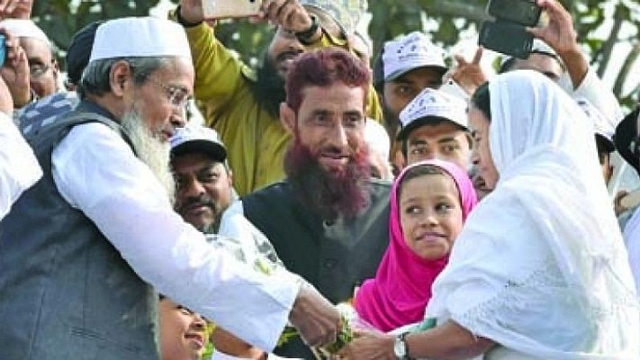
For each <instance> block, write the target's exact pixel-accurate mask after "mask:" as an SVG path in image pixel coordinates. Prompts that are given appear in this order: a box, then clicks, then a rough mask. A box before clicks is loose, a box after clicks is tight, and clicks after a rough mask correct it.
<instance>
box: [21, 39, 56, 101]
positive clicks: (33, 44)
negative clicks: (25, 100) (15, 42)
mask: <svg viewBox="0 0 640 360" xmlns="http://www.w3.org/2000/svg"><path fill="white" fill-rule="evenodd" d="M20 46H21V47H22V48H23V49H24V52H25V54H26V56H27V61H28V62H29V73H30V74H29V85H30V86H31V89H32V90H33V91H34V92H35V94H36V95H38V97H40V98H42V97H45V96H49V95H51V94H53V93H55V92H57V91H58V72H59V69H58V62H57V61H56V60H55V58H54V57H53V53H52V50H51V47H50V46H49V44H47V43H45V42H44V41H41V40H38V39H35V38H27V37H22V38H20Z"/></svg>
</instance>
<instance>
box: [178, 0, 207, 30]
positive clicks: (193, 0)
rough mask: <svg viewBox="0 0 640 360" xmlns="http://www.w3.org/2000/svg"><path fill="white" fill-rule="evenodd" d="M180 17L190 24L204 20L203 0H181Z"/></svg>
mask: <svg viewBox="0 0 640 360" xmlns="http://www.w3.org/2000/svg"><path fill="white" fill-rule="evenodd" d="M180 17H181V18H182V19H184V20H185V21H186V22H188V23H190V24H198V23H201V22H202V21H204V12H203V10H202V0H180Z"/></svg>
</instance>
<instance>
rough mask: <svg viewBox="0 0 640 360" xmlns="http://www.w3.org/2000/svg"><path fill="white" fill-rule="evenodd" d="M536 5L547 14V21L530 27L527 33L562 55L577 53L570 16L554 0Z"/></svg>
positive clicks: (546, 0)
mask: <svg viewBox="0 0 640 360" xmlns="http://www.w3.org/2000/svg"><path fill="white" fill-rule="evenodd" d="M538 5H539V6H540V7H542V9H543V10H544V11H545V13H546V14H547V16H548V18H549V21H548V23H547V24H546V25H544V26H541V27H531V28H529V32H530V33H532V34H533V36H535V37H537V38H539V39H541V40H543V41H544V42H545V43H547V44H548V45H549V46H551V48H553V50H555V51H556V52H557V53H558V54H560V55H561V56H562V53H567V52H572V51H576V49H577V50H578V51H579V46H578V42H577V37H578V35H577V33H576V31H575V29H574V27H573V20H572V18H571V14H569V12H568V11H567V10H565V8H564V7H562V5H561V4H560V3H559V2H557V1H556V0H538Z"/></svg>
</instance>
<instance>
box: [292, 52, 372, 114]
mask: <svg viewBox="0 0 640 360" xmlns="http://www.w3.org/2000/svg"><path fill="white" fill-rule="evenodd" d="M336 82H342V83H344V84H346V85H347V86H350V87H360V88H362V90H363V94H364V95H363V96H364V97H365V98H364V100H365V103H366V102H367V100H368V99H367V98H368V93H369V85H370V82H371V75H370V72H369V69H368V68H367V66H366V65H365V64H364V63H363V62H362V61H361V60H360V59H358V58H357V57H355V56H353V55H352V54H350V53H348V52H347V51H345V50H343V49H340V48H336V47H330V48H323V49H320V50H316V51H311V52H308V53H305V54H302V55H300V56H299V57H298V59H296V61H295V62H294V64H293V66H292V67H291V68H290V69H289V72H288V74H287V80H286V85H285V86H286V90H287V105H288V106H289V107H290V108H291V109H293V110H294V111H296V112H297V111H298V109H299V108H300V104H302V100H303V98H304V95H303V90H304V89H305V88H307V87H310V86H319V87H327V86H330V85H332V84H334V83H336Z"/></svg>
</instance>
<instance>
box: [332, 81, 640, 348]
mask: <svg viewBox="0 0 640 360" xmlns="http://www.w3.org/2000/svg"><path fill="white" fill-rule="evenodd" d="M585 116H586V115H585V114H584V113H583V112H582V110H581V109H580V108H579V107H578V106H577V105H576V104H575V102H573V101H571V99H570V98H569V97H568V96H567V95H566V94H565V93H564V92H563V91H562V90H561V89H560V88H558V87H557V86H556V85H555V84H553V83H552V82H551V81H550V80H549V79H547V78H545V77H544V76H542V75H540V74H539V73H537V72H534V71H530V70H529V71H515V72H512V73H508V74H503V75H499V76H498V77H496V78H495V79H493V80H491V81H489V83H488V84H487V85H483V86H481V87H480V88H479V89H478V90H477V91H476V92H475V93H474V96H473V97H472V100H471V108H470V110H469V122H470V124H471V127H472V129H473V133H474V137H475V140H476V141H477V143H478V145H477V147H476V149H475V151H474V158H475V159H476V160H477V161H478V163H479V167H480V171H481V173H482V176H483V178H484V179H485V181H486V182H487V185H488V186H490V187H492V188H494V190H493V192H492V193H491V194H489V195H488V196H486V197H485V198H484V200H482V201H481V202H480V204H479V205H478V206H477V207H476V208H475V209H474V210H473V212H472V213H471V215H470V216H469V218H468V219H467V221H466V223H465V225H464V228H463V229H462V232H461V233H460V234H459V235H458V238H457V239H456V244H455V247H454V249H453V251H452V252H451V256H450V258H449V263H448V264H447V267H446V268H445V269H444V271H443V272H442V273H440V275H439V276H438V278H437V279H436V281H435V283H434V284H433V295H432V298H431V300H430V302H429V305H428V306H427V309H426V317H428V318H435V319H436V326H435V327H433V328H430V329H428V330H424V331H418V332H409V333H404V334H400V335H398V336H394V335H388V334H373V333H361V334H359V336H358V334H356V338H355V340H354V341H353V342H352V343H351V344H350V345H348V346H347V347H346V348H345V349H344V351H343V352H342V354H341V355H342V356H343V358H347V359H349V360H360V359H363V360H364V359H367V360H368V359H378V360H382V359H408V358H419V359H423V358H429V359H443V358H446V359H453V358H455V359H467V358H473V357H476V356H480V355H482V356H484V358H486V359H562V360H568V359H595V358H601V359H605V358H606V359H637V358H638V355H639V354H640V313H639V307H638V299H637V293H636V290H635V288H634V285H633V278H632V276H631V270H630V268H629V264H628V262H627V260H626V258H627V253H626V250H625V249H624V245H623V242H622V239H621V236H620V232H619V231H618V229H617V224H616V220H615V216H614V214H613V210H612V209H610V208H609V209H608V211H607V206H606V205H607V203H608V201H609V199H608V196H607V192H606V188H605V186H604V182H603V181H602V177H601V175H600V169H599V167H598V162H597V159H596V156H595V153H596V149H595V143H594V141H593V135H592V132H593V128H592V127H591V126H589V124H588V122H587V121H586V119H584V118H585Z"/></svg>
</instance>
